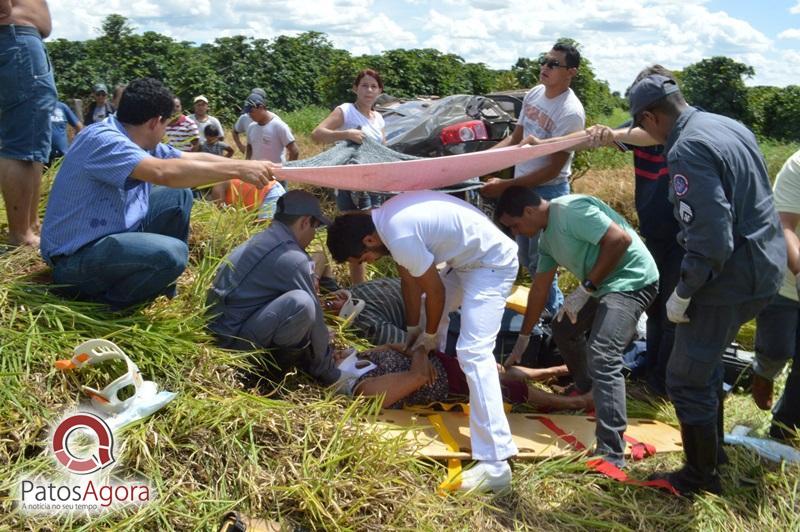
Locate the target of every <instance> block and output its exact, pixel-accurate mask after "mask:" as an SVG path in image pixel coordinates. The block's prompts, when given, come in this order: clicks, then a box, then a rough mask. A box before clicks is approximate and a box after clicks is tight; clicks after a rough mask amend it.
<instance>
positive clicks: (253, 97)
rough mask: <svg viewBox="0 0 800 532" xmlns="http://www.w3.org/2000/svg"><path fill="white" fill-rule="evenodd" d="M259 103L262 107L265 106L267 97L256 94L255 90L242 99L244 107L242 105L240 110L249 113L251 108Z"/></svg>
mask: <svg viewBox="0 0 800 532" xmlns="http://www.w3.org/2000/svg"><path fill="white" fill-rule="evenodd" d="M259 105H260V106H263V107H266V106H267V99H266V98H265V97H263V96H261V95H260V94H258V93H257V92H253V93H251V94H250V96H248V97H247V99H246V100H245V101H244V107H242V110H243V111H244V112H245V113H249V112H250V110H251V109H252V108H254V107H258V106H259Z"/></svg>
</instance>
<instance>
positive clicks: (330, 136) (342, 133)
mask: <svg viewBox="0 0 800 532" xmlns="http://www.w3.org/2000/svg"><path fill="white" fill-rule="evenodd" d="M353 92H355V93H356V102H355V103H343V104H342V105H340V106H338V107H337V108H336V109H334V110H333V111H331V114H329V115H328V116H327V117H326V118H325V120H323V121H322V122H320V124H319V125H318V126H317V127H316V128H315V129H314V131H313V132H312V133H311V138H312V140H314V142H318V143H320V144H331V143H334V142H337V141H341V140H349V141H352V142H356V143H358V144H361V143H362V142H363V140H364V137H370V138H372V139H373V140H375V141H377V142H380V143H381V144H383V142H384V141H385V138H384V132H383V130H384V126H385V124H384V121H383V116H381V114H380V113H379V112H377V111H375V110H374V109H373V107H374V106H375V101H376V100H377V99H378V96H380V95H381V93H382V92H383V80H382V79H381V76H380V74H378V72H376V71H375V70H372V69H366V70H362V71H361V72H359V73H358V75H357V76H356V79H355V82H354V83H353ZM384 199H385V197H384V196H383V195H381V194H377V193H369V192H362V191H352V192H351V191H349V190H339V191H338V192H337V195H336V206H337V207H338V208H339V210H340V211H355V210H366V209H371V208H373V207H378V206H379V205H380V204H381V203H383V200H384ZM350 279H351V281H352V283H353V284H357V283H361V282H364V281H365V275H364V267H363V265H361V264H355V265H351V267H350Z"/></svg>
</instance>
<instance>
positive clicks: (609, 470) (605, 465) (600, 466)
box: [586, 458, 681, 497]
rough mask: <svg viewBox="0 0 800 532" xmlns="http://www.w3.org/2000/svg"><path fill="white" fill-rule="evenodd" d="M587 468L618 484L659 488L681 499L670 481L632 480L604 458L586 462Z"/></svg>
mask: <svg viewBox="0 0 800 532" xmlns="http://www.w3.org/2000/svg"><path fill="white" fill-rule="evenodd" d="M586 467H588V468H589V469H592V470H594V471H597V472H598V473H601V474H603V475H605V476H607V477H609V478H613V479H614V480H616V481H617V482H622V483H623V484H630V485H633V486H646V487H648V488H658V489H662V490H665V491H668V492H669V493H671V494H673V495H675V496H678V497H680V495H681V494H680V492H679V491H678V490H677V489H675V486H673V485H672V484H670V482H669V480H667V479H659V480H636V479H635V478H630V477H629V476H628V475H627V473H625V471H623V470H622V469H620V468H618V467H617V466H615V465H614V464H612V463H611V462H609V461H608V460H604V459H602V458H597V459H595V460H589V461H588V462H586Z"/></svg>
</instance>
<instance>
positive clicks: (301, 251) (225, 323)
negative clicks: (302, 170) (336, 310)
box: [208, 190, 340, 384]
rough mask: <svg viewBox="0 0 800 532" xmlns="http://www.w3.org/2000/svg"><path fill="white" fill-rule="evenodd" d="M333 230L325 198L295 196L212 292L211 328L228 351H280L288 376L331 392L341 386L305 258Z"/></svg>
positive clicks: (225, 269)
mask: <svg viewBox="0 0 800 532" xmlns="http://www.w3.org/2000/svg"><path fill="white" fill-rule="evenodd" d="M329 224H330V221H329V220H328V218H326V217H325V216H323V215H322V210H321V209H320V205H319V201H317V198H315V197H314V196H313V195H311V194H309V193H308V192H305V191H303V190H290V191H289V192H287V193H286V194H284V195H283V196H281V197H280V198H278V202H277V208H276V211H275V217H274V218H273V221H272V224H271V225H270V226H269V228H267V229H265V230H264V231H262V232H260V233H258V234H257V235H255V236H253V237H252V238H250V240H248V241H247V242H245V243H244V244H241V245H240V246H239V247H237V248H236V249H234V250H233V251H232V252H231V253H230V255H228V257H227V258H226V259H225V260H224V261H223V262H222V265H221V266H220V268H219V270H218V271H217V275H216V277H215V279H214V284H213V286H212V287H211V289H210V290H209V291H208V306H209V310H208V314H209V315H210V316H212V318H211V321H210V322H209V325H208V327H209V329H211V331H213V332H214V334H215V335H216V336H217V338H218V340H219V343H220V344H221V345H222V346H223V347H226V348H230V349H241V350H249V349H253V348H256V349H270V348H275V351H273V355H274V356H275V358H276V361H277V363H278V365H279V366H280V369H282V370H288V369H291V367H294V366H297V367H300V368H301V369H303V370H305V371H307V372H308V373H309V375H311V376H312V377H314V378H316V379H318V380H319V381H320V382H322V383H323V384H332V383H334V382H335V381H336V380H337V379H338V378H339V376H340V371H339V370H338V369H337V368H336V367H335V365H334V359H333V356H332V350H331V347H330V334H329V333H328V328H327V326H326V325H325V318H324V314H323V311H322V307H321V306H320V303H319V299H318V298H317V290H316V286H315V282H314V276H313V272H312V266H313V264H314V263H313V262H312V261H311V258H310V257H309V256H308V254H306V251H305V249H306V248H307V247H308V245H309V244H311V241H312V240H314V235H315V233H316V230H317V229H318V228H319V227H320V226H322V225H329Z"/></svg>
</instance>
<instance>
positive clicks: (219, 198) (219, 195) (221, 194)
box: [208, 181, 230, 205]
mask: <svg viewBox="0 0 800 532" xmlns="http://www.w3.org/2000/svg"><path fill="white" fill-rule="evenodd" d="M229 186H230V182H228V181H221V182H219V183H217V184H215V185H214V186H212V187H211V194H209V196H208V199H210V200H211V202H212V203H216V204H217V205H225V196H227V194H228V187H229Z"/></svg>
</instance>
